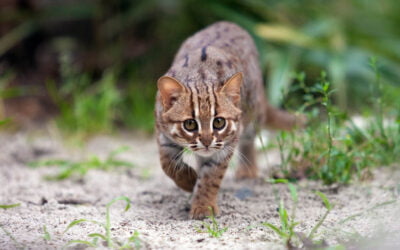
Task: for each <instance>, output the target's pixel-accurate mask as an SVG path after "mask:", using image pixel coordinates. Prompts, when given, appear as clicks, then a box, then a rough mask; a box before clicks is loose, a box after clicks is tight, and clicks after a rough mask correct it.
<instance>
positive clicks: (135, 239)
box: [64, 196, 141, 249]
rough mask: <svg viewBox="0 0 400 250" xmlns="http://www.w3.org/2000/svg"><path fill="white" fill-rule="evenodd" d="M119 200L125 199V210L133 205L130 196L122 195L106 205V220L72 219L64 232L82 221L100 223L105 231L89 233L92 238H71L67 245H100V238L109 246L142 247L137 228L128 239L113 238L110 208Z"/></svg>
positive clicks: (121, 247)
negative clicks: (117, 239)
mask: <svg viewBox="0 0 400 250" xmlns="http://www.w3.org/2000/svg"><path fill="white" fill-rule="evenodd" d="M117 201H125V208H124V212H126V211H128V210H129V209H130V207H131V201H130V200H129V198H128V197H125V196H121V197H117V198H115V199H113V200H112V201H110V202H109V203H107V205H106V218H105V222H104V223H102V222H98V221H96V220H88V219H78V220H74V221H72V222H71V223H70V224H68V226H67V228H66V229H65V230H64V233H66V232H67V231H69V230H70V229H71V228H73V227H76V226H77V225H80V224H82V223H92V224H95V225H99V226H100V227H101V228H103V230H104V233H90V234H88V237H89V238H90V239H91V241H90V240H82V239H78V240H71V241H69V242H68V243H67V244H66V245H65V247H68V246H70V245H72V244H84V245H87V246H89V247H98V246H99V240H102V241H103V242H104V243H105V244H106V246H107V247H109V248H118V249H127V248H130V249H139V248H140V247H141V241H140V238H139V233H138V232H137V231H136V230H135V232H134V233H133V234H132V235H131V236H130V237H129V238H128V239H127V240H125V242H118V241H116V240H115V239H113V237H112V235H111V217H110V208H111V206H112V205H113V204H114V203H115V202H117Z"/></svg>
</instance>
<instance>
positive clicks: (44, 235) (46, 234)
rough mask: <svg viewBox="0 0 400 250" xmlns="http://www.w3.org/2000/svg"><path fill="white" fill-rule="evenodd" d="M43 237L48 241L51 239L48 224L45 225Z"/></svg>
mask: <svg viewBox="0 0 400 250" xmlns="http://www.w3.org/2000/svg"><path fill="white" fill-rule="evenodd" d="M43 239H45V240H47V241H49V240H51V236H50V233H49V231H47V227H46V225H44V226H43Z"/></svg>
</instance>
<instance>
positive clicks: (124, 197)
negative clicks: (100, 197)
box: [106, 196, 131, 211]
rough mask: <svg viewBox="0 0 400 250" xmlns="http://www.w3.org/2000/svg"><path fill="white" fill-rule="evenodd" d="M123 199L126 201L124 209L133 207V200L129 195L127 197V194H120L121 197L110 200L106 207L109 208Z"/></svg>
mask: <svg viewBox="0 0 400 250" xmlns="http://www.w3.org/2000/svg"><path fill="white" fill-rule="evenodd" d="M122 200H123V201H125V202H126V205H125V209H124V211H128V210H129V208H130V207H131V200H130V199H129V198H128V197H126V196H120V197H117V198H115V199H113V200H112V201H110V202H109V203H107V205H106V207H107V208H109V207H110V206H111V205H112V204H114V203H115V202H117V201H122Z"/></svg>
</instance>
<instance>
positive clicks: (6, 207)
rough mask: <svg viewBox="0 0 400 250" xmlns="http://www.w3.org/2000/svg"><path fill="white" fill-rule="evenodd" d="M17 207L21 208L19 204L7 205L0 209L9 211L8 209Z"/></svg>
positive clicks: (0, 206)
mask: <svg viewBox="0 0 400 250" xmlns="http://www.w3.org/2000/svg"><path fill="white" fill-rule="evenodd" d="M19 206H21V203H15V204H8V205H0V208H2V209H9V208H13V207H19Z"/></svg>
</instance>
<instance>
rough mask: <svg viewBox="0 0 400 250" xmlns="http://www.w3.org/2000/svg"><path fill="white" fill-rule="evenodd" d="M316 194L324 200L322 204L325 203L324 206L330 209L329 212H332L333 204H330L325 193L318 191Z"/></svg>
mask: <svg viewBox="0 0 400 250" xmlns="http://www.w3.org/2000/svg"><path fill="white" fill-rule="evenodd" d="M315 194H316V195H318V196H319V197H320V198H321V199H322V202H323V203H324V205H325V207H326V209H328V211H330V210H332V204H331V203H330V202H329V200H328V198H327V197H326V195H325V194H324V193H321V192H319V191H316V192H315Z"/></svg>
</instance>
